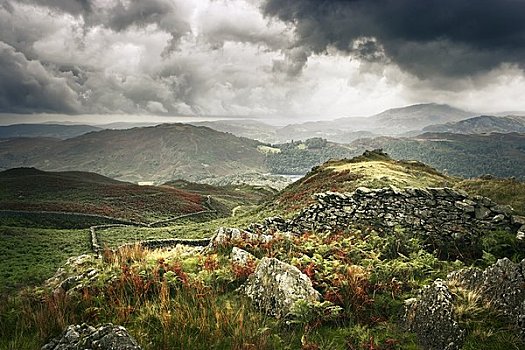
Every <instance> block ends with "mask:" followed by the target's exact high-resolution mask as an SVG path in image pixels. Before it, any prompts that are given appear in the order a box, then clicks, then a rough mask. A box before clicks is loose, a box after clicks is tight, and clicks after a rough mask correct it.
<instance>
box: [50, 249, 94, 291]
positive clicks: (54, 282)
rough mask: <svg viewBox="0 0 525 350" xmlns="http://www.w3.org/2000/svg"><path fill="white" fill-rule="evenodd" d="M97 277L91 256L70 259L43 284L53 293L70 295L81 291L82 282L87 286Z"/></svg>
mask: <svg viewBox="0 0 525 350" xmlns="http://www.w3.org/2000/svg"><path fill="white" fill-rule="evenodd" d="M98 275H99V270H98V269H97V268H96V263H95V257H94V256H93V255H88V254H84V255H79V256H76V257H71V258H69V259H68V260H67V262H66V263H65V264H64V265H63V266H62V267H60V268H59V269H58V270H57V271H56V272H55V274H54V275H53V277H51V278H49V279H48V280H47V281H46V282H45V284H44V285H45V286H46V287H49V288H51V289H53V293H55V294H56V293H64V292H67V293H71V292H73V291H75V290H78V289H81V288H82V286H83V283H82V282H83V281H84V282H85V283H86V284H88V283H90V282H92V281H94V280H95V279H97V277H98Z"/></svg>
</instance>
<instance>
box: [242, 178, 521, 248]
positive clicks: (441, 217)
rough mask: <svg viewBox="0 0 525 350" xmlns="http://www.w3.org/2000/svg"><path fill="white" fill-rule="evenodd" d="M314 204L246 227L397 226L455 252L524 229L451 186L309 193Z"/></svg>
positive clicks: (506, 209)
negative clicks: (490, 234) (489, 235)
mask: <svg viewBox="0 0 525 350" xmlns="http://www.w3.org/2000/svg"><path fill="white" fill-rule="evenodd" d="M315 198H316V200H317V203H316V204H313V205H311V206H309V207H308V208H306V209H304V210H303V211H302V212H300V213H299V214H298V215H297V216H296V217H295V218H294V219H292V220H283V219H281V218H268V219H266V220H265V221H264V222H262V223H261V224H257V225H251V226H250V227H248V230H249V231H252V232H254V231H290V232H295V233H301V232H304V231H309V230H314V231H337V230H344V229H347V228H348V227H349V226H352V227H355V226H358V227H359V226H366V227H373V228H375V229H378V230H379V231H380V232H389V231H392V230H394V229H395V228H396V227H400V228H403V229H405V230H406V231H408V232H409V233H410V234H413V235H415V236H417V237H419V238H421V239H422V241H423V242H424V244H425V245H426V246H427V247H429V248H430V249H431V250H438V251H441V252H446V254H447V255H448V256H447V257H450V258H454V257H459V256H461V254H462V253H461V249H462V247H466V246H469V245H471V244H474V243H479V237H480V235H482V234H483V233H484V232H487V231H489V230H507V231H512V232H525V225H523V224H524V223H525V222H524V220H523V218H522V217H518V216H513V210H512V208H511V207H510V206H504V205H498V204H497V203H494V202H493V201H492V200H490V199H489V198H486V197H481V196H469V195H468V194H467V193H466V192H464V191H458V190H454V189H452V188H405V189H398V188H396V187H393V186H391V187H388V188H381V189H369V188H365V187H360V188H358V189H357V190H356V191H354V192H352V193H337V192H325V193H318V194H316V195H315Z"/></svg>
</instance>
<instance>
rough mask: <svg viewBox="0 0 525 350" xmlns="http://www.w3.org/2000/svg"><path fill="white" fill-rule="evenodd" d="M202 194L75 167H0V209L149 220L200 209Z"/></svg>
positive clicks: (139, 220)
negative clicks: (49, 169) (64, 169)
mask: <svg viewBox="0 0 525 350" xmlns="http://www.w3.org/2000/svg"><path fill="white" fill-rule="evenodd" d="M205 199H206V198H205V197H203V196H201V195H199V194H196V193H190V192H186V191H183V190H178V189H175V188H168V187H154V186H138V185H135V184H131V183H127V182H121V181H116V180H113V179H110V178H107V177H105V176H102V175H99V174H95V173H87V172H79V171H69V172H45V171H41V170H37V169H34V168H18V169H11V170H6V171H3V172H0V210H12V211H57V212H74V213H85V214H97V215H103V216H110V217H114V218H120V219H127V220H133V221H138V222H148V221H154V220H161V219H167V218H170V217H173V216H176V215H180V214H185V213H190V212H196V211H201V210H204V206H203V205H204V201H205Z"/></svg>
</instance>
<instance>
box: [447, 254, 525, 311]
mask: <svg viewBox="0 0 525 350" xmlns="http://www.w3.org/2000/svg"><path fill="white" fill-rule="evenodd" d="M524 270H525V260H522V261H521V263H519V264H516V263H513V262H512V261H510V260H509V259H508V258H503V259H499V260H498V261H497V262H496V263H494V264H493V265H491V266H489V267H488V268H486V269H485V271H481V270H480V269H474V268H468V269H462V270H459V271H455V272H453V273H451V274H449V275H448V279H449V281H450V282H451V283H455V284H457V285H459V286H462V287H464V288H466V289H469V290H472V291H475V292H477V293H479V294H480V296H481V297H482V298H483V300H485V301H486V302H488V303H490V305H491V306H492V307H494V308H495V309H496V310H499V311H502V312H503V313H504V314H506V315H508V316H510V317H511V318H515V317H518V318H519V315H520V311H521V310H522V304H523V303H524V302H525V276H524V272H525V271H524Z"/></svg>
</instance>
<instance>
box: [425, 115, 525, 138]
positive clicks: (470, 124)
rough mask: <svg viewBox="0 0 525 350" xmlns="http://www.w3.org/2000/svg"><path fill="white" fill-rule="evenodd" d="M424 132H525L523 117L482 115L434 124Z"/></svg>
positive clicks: (524, 119)
mask: <svg viewBox="0 0 525 350" xmlns="http://www.w3.org/2000/svg"><path fill="white" fill-rule="evenodd" d="M423 131H424V132H448V133H455V134H485V133H493V132H494V133H495V132H497V133H511V132H525V118H523V117H512V116H506V117H495V116H488V115H482V116H479V117H474V118H469V119H465V120H461V121H459V122H455V123H446V124H436V125H430V126H427V127H425V128H423Z"/></svg>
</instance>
